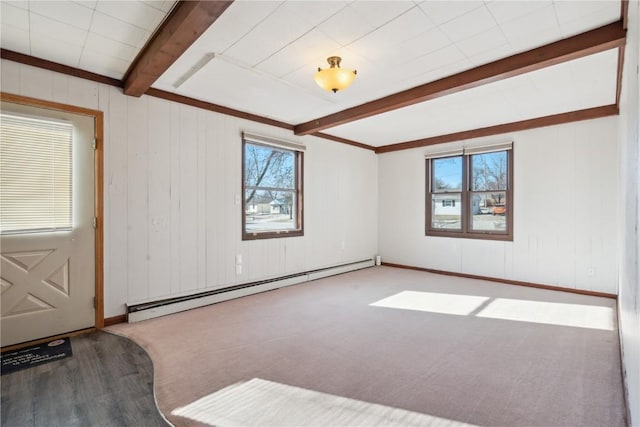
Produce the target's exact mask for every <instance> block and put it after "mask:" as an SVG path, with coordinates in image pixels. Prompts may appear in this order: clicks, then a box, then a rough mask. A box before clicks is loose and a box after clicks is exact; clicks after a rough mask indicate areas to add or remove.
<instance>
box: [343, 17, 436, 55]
mask: <svg viewBox="0 0 640 427" xmlns="http://www.w3.org/2000/svg"><path fill="white" fill-rule="evenodd" d="M430 28H433V24H432V23H431V22H429V19H428V18H427V17H426V16H424V14H423V13H422V12H421V11H420V9H418V8H413V9H411V10H409V11H408V12H406V13H403V14H402V15H400V16H398V17H397V18H395V19H394V20H392V21H391V22H389V23H388V24H386V25H384V26H382V27H380V28H378V29H376V30H375V31H373V32H371V33H369V34H367V35H366V36H365V37H362V38H361V39H360V40H358V41H356V42H355V43H352V44H351V45H349V47H351V48H353V49H354V50H355V51H356V52H358V53H360V54H361V55H362V56H364V57H366V58H369V59H371V60H374V58H377V60H378V61H381V62H386V58H385V53H382V54H381V52H385V50H394V49H395V48H396V46H397V45H398V44H399V43H402V42H404V41H406V40H409V39H411V38H413V37H416V36H418V35H419V34H422V33H424V32H426V31H427V30H429V29H430Z"/></svg>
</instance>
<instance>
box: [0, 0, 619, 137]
mask: <svg viewBox="0 0 640 427" xmlns="http://www.w3.org/2000/svg"><path fill="white" fill-rule="evenodd" d="M1 6H2V9H1V13H2V39H1V40H0V44H1V46H2V47H3V48H5V49H9V50H14V51H17V52H20V53H25V54H28V55H33V56H37V57H40V58H43V59H47V60H50V61H55V62H60V63H63V64H66V65H71V66H74V67H77V68H81V69H85V70H88V71H92V72H95V73H99V74H104V75H107V76H110V77H115V78H122V77H123V75H124V73H125V72H126V70H127V68H128V66H129V65H130V63H131V62H132V61H133V59H134V58H135V56H136V55H137V53H138V52H139V50H140V49H141V48H142V47H143V46H144V44H145V42H146V41H147V40H148V38H149V37H150V35H151V34H152V32H153V31H154V29H155V28H156V27H157V26H158V25H159V24H160V23H161V21H162V20H163V18H164V17H165V15H166V14H167V13H168V12H169V11H170V9H171V7H172V6H173V2H172V1H168V2H156V1H146V2H142V1H129V2H117V1H116V2H112V1H89V2H68V1H65V2H57V1H45V2H41V1H28V2H27V1H23V2H13V1H5V0H2V2H1ZM619 18H620V1H611V0H605V1H579V0H562V1H542V0H534V1H499V0H496V1H479V0H476V1H424V2H421V1H403V0H396V1H360V0H356V1H247V0H236V1H235V2H234V3H233V4H232V5H231V6H230V7H229V8H228V9H227V10H226V11H225V12H224V13H223V14H222V16H221V17H220V18H218V20H217V21H216V22H214V24H213V25H212V26H211V27H210V28H209V29H208V30H207V31H206V32H205V33H204V34H203V35H202V36H201V37H200V38H199V39H198V40H197V41H196V42H195V43H194V44H193V45H192V46H191V47H190V48H189V49H188V50H187V51H186V52H185V53H184V54H183V55H182V56H181V57H180V58H179V59H178V60H177V61H176V62H175V63H174V64H173V65H172V66H171V67H170V68H169V69H168V70H167V71H166V72H165V73H164V74H163V75H162V76H161V77H160V79H158V80H157V81H156V82H155V84H154V85H153V87H155V88H158V89H163V90H166V91H170V92H175V93H179V94H181V95H185V96H188V97H192V98H196V99H200V100H205V101H208V102H212V103H215V104H220V105H223V106H226V107H231V108H235V109H238V110H242V111H246V112H250V113H253V114H258V115H261V116H264V117H268V118H272V119H276V120H280V121H283V122H286V123H290V124H299V123H301V122H306V121H309V120H312V119H314V118H318V117H322V116H325V115H327V114H331V113H335V112H338V111H341V110H343V109H345V108H349V107H353V106H356V105H360V104H363V103H366V102H368V101H371V100H374V99H377V98H380V97H383V96H386V95H389V94H392V93H396V92H399V91H401V90H404V89H408V88H411V87H414V86H417V85H420V84H423V83H427V82H429V81H433V80H436V79H438V78H442V77H445V76H448V75H451V74H455V73H458V72H461V71H464V70H467V69H470V68H473V67H475V66H478V65H482V64H485V63H487V62H491V61H494V60H496V59H500V58H504V57H507V56H510V55H513V54H515V53H518V52H522V51H526V50H529V49H532V48H535V47H538V46H541V45H544V44H547V43H550V42H553V41H557V40H560V39H563V38H566V37H569V36H572V35H575V34H579V33H582V32H585V31H588V30H591V29H594V28H597V27H600V26H603V25H606V24H609V23H612V22H615V21H617V20H618V19H619ZM331 55H339V56H342V58H343V60H342V66H343V67H345V68H352V69H357V70H358V75H357V77H356V80H355V82H354V84H353V85H352V86H351V87H349V88H347V89H346V90H344V91H341V92H338V93H337V94H333V93H329V92H324V91H322V90H321V89H320V88H318V87H317V86H316V85H315V83H314V81H313V75H314V73H315V71H316V69H317V67H318V66H321V67H323V68H325V67H326V65H327V64H326V58H327V57H328V56H331ZM211 58H213V59H211ZM200 67H201V68H200ZM616 69H617V51H616V50H612V51H609V52H603V53H600V54H596V55H592V56H589V57H585V58H582V59H578V60H574V61H571V62H568V63H565V64H560V65H557V66H554V67H549V68H546V69H543V70H539V71H536V72H533V73H529V74H526V75H522V76H518V77H513V78H510V79H507V80H503V81H500V82H497V83H492V84H490V85H485V86H482V87H479V88H475V89H471V90H467V91H464V92H460V93H457V94H454V95H449V96H446V97H443V98H438V99H436V100H432V101H429V102H426V103H422V104H418V105H415V106H412V107H407V108H403V109H400V110H396V111H392V112H389V113H385V114H382V115H378V116H376V117H375V118H369V119H364V120H359V121H357V122H352V123H348V124H346V125H342V126H339V127H335V128H332V129H327V130H325V131H324V132H326V133H329V134H332V135H335V136H340V137H343V138H348V139H352V140H355V141H358V142H362V143H365V144H369V145H373V146H380V145H387V144H391V143H395V142H402V141H407V140H414V139H419V138H424V137H429V136H435V135H440V134H446V133H452V132H457V131H461V130H469V129H474V128H477V127H485V126H491V125H495V124H500V123H508V122H512V121H518V120H524V119H527V118H533V117H540V116H545V115H550V114H556V113H561V112H566V111H572V110H578V109H584V108H590V107H595V106H600V105H605V104H611V103H614V102H615V91H616V88H615V84H616Z"/></svg>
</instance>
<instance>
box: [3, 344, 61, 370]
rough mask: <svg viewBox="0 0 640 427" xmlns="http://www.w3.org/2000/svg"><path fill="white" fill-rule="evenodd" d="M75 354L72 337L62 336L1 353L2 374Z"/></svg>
mask: <svg viewBox="0 0 640 427" xmlns="http://www.w3.org/2000/svg"><path fill="white" fill-rule="evenodd" d="M72 355H73V351H72V350H71V340H70V338H61V339H57V340H53V341H50V342H48V343H43V344H37V345H33V346H31V347H25V348H21V349H20V350H13V351H7V352H5V353H2V354H1V355H0V361H1V362H2V375H4V374H10V373H12V372H16V371H20V370H22V369H27V368H32V367H34V366H38V365H43V364H45V363H49V362H53V361H56V360H62V359H65V358H67V357H70V356H72Z"/></svg>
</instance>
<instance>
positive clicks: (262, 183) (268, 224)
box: [242, 133, 305, 240]
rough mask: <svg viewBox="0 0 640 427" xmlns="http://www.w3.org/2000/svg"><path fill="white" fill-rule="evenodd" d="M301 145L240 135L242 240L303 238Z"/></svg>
mask: <svg viewBox="0 0 640 427" xmlns="http://www.w3.org/2000/svg"><path fill="white" fill-rule="evenodd" d="M304 148H305V147H304V145H301V144H297V143H293V142H286V141H280V140H276V139H273V138H268V137H263V136H258V135H251V134H248V133H243V135H242V156H243V160H242V165H243V172H242V175H243V177H242V178H243V179H242V193H243V197H244V207H243V210H242V239H243V240H252V239H270V238H275V237H291V236H302V235H303V233H304V232H303V226H302V225H303V222H302V161H303V151H304Z"/></svg>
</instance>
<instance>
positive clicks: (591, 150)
mask: <svg viewBox="0 0 640 427" xmlns="http://www.w3.org/2000/svg"><path fill="white" fill-rule="evenodd" d="M617 124H618V117H611V118H602V119H596V120H590V121H584V122H577V123H570V124H564V125H557V126H550V127H545V128H539V129H532V130H528V131H522V132H514V133H512V134H508V135H497V136H495V137H488V138H483V139H484V140H486V141H487V142H504V141H514V149H513V151H514V158H515V160H514V211H513V215H514V222H513V223H514V239H513V242H500V241H486V240H474V239H456V238H442V237H426V236H425V234H424V229H425V224H424V209H425V208H424V197H425V182H424V181H425V180H424V174H425V171H424V168H425V162H424V152H425V149H423V148H417V149H414V150H406V151H399V152H394V153H388V154H382V155H380V158H379V178H378V179H379V182H380V191H379V196H378V197H379V198H380V228H379V252H380V254H381V256H382V259H383V261H386V262H389V263H398V264H405V265H411V266H415V267H422V268H429V269H435V270H444V271H450V272H455V273H465V274H472V275H478V276H485V277H495V278H499V279H510V280H515V281H522V282H532V283H538V284H544V285H551V286H558V287H563V288H571V289H582V290H587V291H597V292H604V293H610V294H617V290H618V285H617V277H618V268H617V262H618V257H617V254H618V246H617V242H618V237H617V224H618V200H619V189H618V167H617V164H618V159H617V152H618V128H617ZM444 147H445V146H443V149H444Z"/></svg>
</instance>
